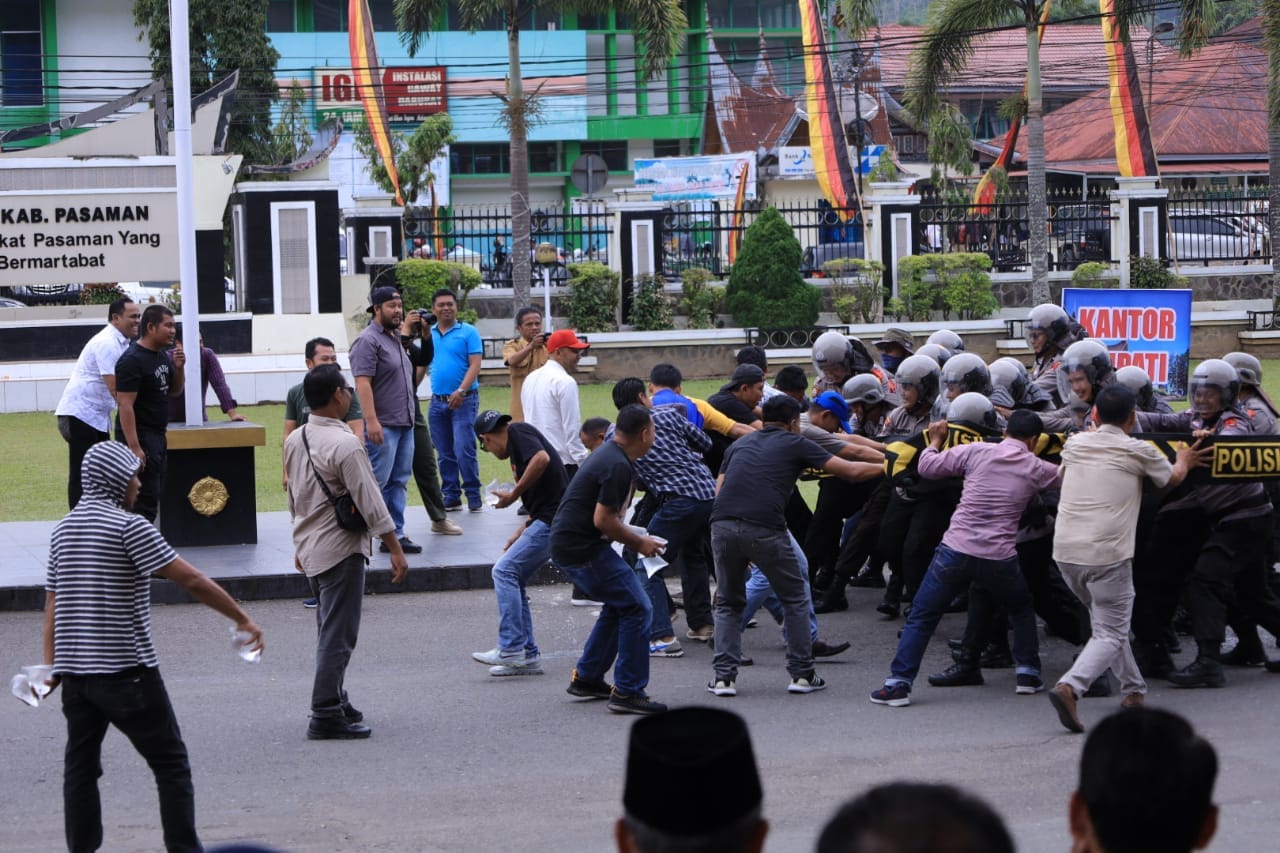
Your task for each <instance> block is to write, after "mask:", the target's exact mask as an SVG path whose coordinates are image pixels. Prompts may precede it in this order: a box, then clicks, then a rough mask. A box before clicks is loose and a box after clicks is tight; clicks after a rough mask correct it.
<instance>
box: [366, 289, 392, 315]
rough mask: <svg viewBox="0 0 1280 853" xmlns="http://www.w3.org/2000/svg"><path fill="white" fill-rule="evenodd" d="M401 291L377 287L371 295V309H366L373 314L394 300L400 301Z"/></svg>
mask: <svg viewBox="0 0 1280 853" xmlns="http://www.w3.org/2000/svg"><path fill="white" fill-rule="evenodd" d="M399 298H400V291H398V290H396V289H395V288H394V287H375V288H374V289H373V293H370V294H369V307H368V308H366V309H365V311H367V312H368V313H370V314H372V313H373V309H374V308H377V307H378V306H379V305H381V304H382V303H384V302H390V301H391V300H392V299H399Z"/></svg>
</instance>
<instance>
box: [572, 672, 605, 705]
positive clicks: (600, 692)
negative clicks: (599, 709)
mask: <svg viewBox="0 0 1280 853" xmlns="http://www.w3.org/2000/svg"><path fill="white" fill-rule="evenodd" d="M566 692H567V693H568V694H569V695H570V696H579V697H581V698H583V699H609V698H610V697H612V696H613V687H612V686H611V685H610V684H609V682H607V681H604V680H601V681H588V680H587V679H585V678H581V677H579V675H578V671H577V670H576V669H575V670H574V671H573V675H572V676H571V677H570V678H569V687H568V688H567V689H566Z"/></svg>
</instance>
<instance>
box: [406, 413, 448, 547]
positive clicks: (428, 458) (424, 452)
mask: <svg viewBox="0 0 1280 853" xmlns="http://www.w3.org/2000/svg"><path fill="white" fill-rule="evenodd" d="M413 481H414V483H416V484H417V485H418V494H420V495H422V505H423V506H424V507H426V508H427V517H428V518H430V519H431V520H432V521H444V519H445V510H444V493H443V492H442V491H441V490H440V467H439V466H438V465H437V464H436V449H435V446H434V445H432V443H431V430H429V429H427V422H426V420H425V419H424V418H423V417H422V410H421V409H419V410H418V413H417V414H416V415H415V416H414V418H413Z"/></svg>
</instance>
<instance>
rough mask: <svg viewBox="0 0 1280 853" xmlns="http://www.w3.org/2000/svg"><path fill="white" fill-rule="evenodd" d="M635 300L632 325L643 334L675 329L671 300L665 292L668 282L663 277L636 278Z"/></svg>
mask: <svg viewBox="0 0 1280 853" xmlns="http://www.w3.org/2000/svg"><path fill="white" fill-rule="evenodd" d="M632 284H633V286H634V287H635V298H634V299H633V300H632V303H631V323H632V325H634V326H635V327H636V330H637V331H641V332H660V331H663V330H665V329H674V328H675V327H676V324H675V321H674V320H673V319H672V310H671V300H670V299H668V298H667V293H666V291H665V290H663V285H665V284H666V280H665V279H663V278H662V277H661V276H654V275H641V276H636V278H635V281H634V282H632Z"/></svg>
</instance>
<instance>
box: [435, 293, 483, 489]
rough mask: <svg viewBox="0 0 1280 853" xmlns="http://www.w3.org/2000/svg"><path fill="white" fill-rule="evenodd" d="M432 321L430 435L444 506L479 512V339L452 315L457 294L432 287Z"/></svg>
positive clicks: (456, 309) (467, 325)
mask: <svg viewBox="0 0 1280 853" xmlns="http://www.w3.org/2000/svg"><path fill="white" fill-rule="evenodd" d="M431 310H432V312H433V313H434V314H435V317H436V324H435V326H433V327H432V329H431V342H432V344H434V346H435V352H434V355H433V357H432V359H431V408H430V410H429V411H428V413H427V419H428V421H429V422H430V424H431V440H432V441H433V442H435V445H436V451H437V454H438V456H439V458H440V480H441V489H442V491H443V493H444V506H445V509H446V510H448V511H450V512H456V511H458V510H461V509H462V496H463V494H464V493H465V494H466V497H467V508H468V509H470V510H471V511H472V512H482V511H483V510H484V503H482V502H481V499H480V463H479V461H478V460H477V458H476V440H475V422H476V415H478V414H479V413H480V382H479V378H480V361H481V357H482V356H483V354H484V345H483V344H482V342H481V340H480V333H479V332H477V331H476V328H475V326H472V325H471V324H470V323H463V322H460V321H459V320H458V297H457V296H456V295H455V294H454V292H453V291H452V290H448V289H444V288H442V289H440V290H437V291H436V292H435V293H434V294H433V295H432V297H431Z"/></svg>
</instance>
